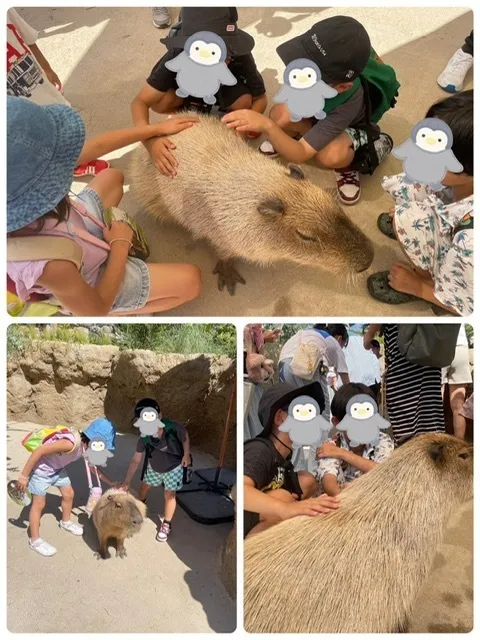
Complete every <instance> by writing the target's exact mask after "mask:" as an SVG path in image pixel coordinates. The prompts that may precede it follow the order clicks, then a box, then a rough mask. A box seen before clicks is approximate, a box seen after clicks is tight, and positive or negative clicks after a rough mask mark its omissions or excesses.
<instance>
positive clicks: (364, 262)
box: [354, 237, 374, 273]
mask: <svg viewBox="0 0 480 640" xmlns="http://www.w3.org/2000/svg"><path fill="white" fill-rule="evenodd" d="M373 256H374V249H373V244H372V243H371V242H370V240H369V239H368V238H367V237H365V244H364V246H363V248H362V251H361V253H360V255H359V256H358V259H357V261H356V263H355V265H354V268H355V271H356V272H357V273H362V271H366V270H367V269H368V268H369V266H370V265H371V264H372V262H373Z"/></svg>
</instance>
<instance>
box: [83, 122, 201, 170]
mask: <svg viewBox="0 0 480 640" xmlns="http://www.w3.org/2000/svg"><path fill="white" fill-rule="evenodd" d="M195 122H198V118H196V117H194V116H182V117H178V118H170V119H169V120H167V121H166V122H160V123H157V124H145V125H142V126H138V127H132V128H131V129H118V130H116V131H108V132H107V133H101V134H100V135H98V136H95V137H93V138H89V139H87V140H85V144H84V145H83V149H82V151H81V153H80V155H79V157H78V160H77V164H79V165H81V164H85V163H87V162H90V161H91V160H95V159H96V158H99V157H100V156H103V155H105V154H106V153H110V151H115V150H116V149H122V148H123V147H127V146H128V145H130V144H134V143H135V142H143V141H144V140H148V139H149V138H155V137H158V136H167V135H174V134H175V133H179V132H180V131H183V130H184V129H188V128H189V127H191V126H193V124H194V123H195Z"/></svg>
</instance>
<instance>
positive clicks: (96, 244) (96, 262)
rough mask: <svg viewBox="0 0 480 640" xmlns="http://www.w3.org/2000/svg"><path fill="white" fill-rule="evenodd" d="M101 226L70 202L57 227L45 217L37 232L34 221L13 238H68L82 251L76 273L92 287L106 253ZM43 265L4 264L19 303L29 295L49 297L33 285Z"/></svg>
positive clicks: (35, 262)
mask: <svg viewBox="0 0 480 640" xmlns="http://www.w3.org/2000/svg"><path fill="white" fill-rule="evenodd" d="M86 222H87V223H88V227H89V228H90V229H92V230H94V231H95V235H94V233H91V232H90V231H89V230H88V228H87V224H86ZM104 227H105V225H104V224H103V223H102V222H100V221H99V220H98V219H97V218H95V217H93V216H92V215H91V214H90V213H88V211H87V210H86V208H85V206H84V205H83V204H82V203H81V202H78V201H75V202H71V203H70V208H69V215H68V219H67V220H66V221H64V222H61V223H60V224H57V221H56V220H54V219H53V218H46V219H45V224H44V226H43V228H42V229H41V230H40V231H38V230H37V222H34V223H32V224H30V225H28V226H27V227H24V228H23V229H21V230H20V231H17V232H15V234H14V235H15V236H21V235H27V236H32V235H36V234H39V235H44V236H45V235H46V236H59V237H64V238H65V237H67V238H71V239H72V240H74V241H75V242H76V243H77V244H79V245H80V247H81V248H82V250H83V264H82V266H81V269H80V273H81V275H82V277H83V279H84V280H85V282H86V283H87V284H89V285H90V286H95V284H96V282H97V280H98V277H99V275H100V271H101V267H102V266H103V265H104V264H105V262H106V260H107V257H108V253H109V250H110V247H109V245H108V243H107V242H105V241H104V240H103V239H102V238H103V229H104ZM47 263H48V260H31V261H24V262H7V274H8V275H9V277H10V278H11V279H12V280H13V282H14V283H15V288H16V291H17V295H18V297H19V298H20V299H21V300H28V299H29V297H30V294H31V293H40V294H46V295H49V294H50V291H47V290H46V289H45V288H44V287H41V286H40V285H37V284H36V282H37V280H38V279H39V278H40V276H41V275H42V273H43V270H44V269H45V266H46V265H47Z"/></svg>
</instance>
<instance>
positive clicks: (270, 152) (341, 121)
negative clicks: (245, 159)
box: [223, 16, 399, 205]
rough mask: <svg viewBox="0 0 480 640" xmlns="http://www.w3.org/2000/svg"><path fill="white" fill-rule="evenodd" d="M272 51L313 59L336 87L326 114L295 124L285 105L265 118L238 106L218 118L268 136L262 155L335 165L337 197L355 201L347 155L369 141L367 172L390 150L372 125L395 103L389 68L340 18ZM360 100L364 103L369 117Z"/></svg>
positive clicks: (354, 176)
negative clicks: (312, 159)
mask: <svg viewBox="0 0 480 640" xmlns="http://www.w3.org/2000/svg"><path fill="white" fill-rule="evenodd" d="M277 53H278V55H279V56H280V58H281V59H282V61H283V62H284V64H285V65H288V64H289V63H290V62H293V61H294V60H296V59H298V58H308V59H309V60H312V61H313V62H315V63H316V64H317V66H318V67H319V69H320V71H321V74H322V80H323V81H324V82H326V83H327V84H329V85H330V86H331V87H334V88H335V89H336V90H337V92H338V95H337V96H335V97H334V98H330V99H327V100H326V101H325V106H324V108H323V110H324V111H325V113H326V114H327V115H326V117H325V119H323V120H316V119H315V118H313V117H312V118H306V119H303V120H300V121H299V122H295V123H294V122H291V120H290V112H289V110H288V107H287V106H286V105H285V104H276V105H275V106H274V107H273V108H272V109H271V111H270V118H266V117H264V116H261V115H259V114H257V113H253V112H248V111H238V112H235V113H232V114H227V115H226V116H224V118H223V121H224V122H225V123H226V124H227V126H228V127H232V128H235V129H236V130H237V131H239V132H242V131H247V130H253V131H257V132H260V133H263V134H265V136H266V137H267V140H266V141H265V142H264V143H263V144H262V145H261V147H260V150H261V151H262V153H264V154H265V155H267V156H269V157H276V156H277V155H281V156H282V157H283V158H285V159H286V160H288V161H290V162H296V163H303V162H307V161H308V160H310V159H311V158H314V159H315V161H316V162H317V163H318V164H319V165H320V166H321V167H324V168H329V169H334V170H335V174H336V179H337V189H338V195H339V198H340V200H341V202H342V203H343V204H346V205H353V204H355V203H357V202H358V200H359V199H360V193H361V191H360V176H359V172H358V171H357V170H356V169H357V168H359V164H358V162H357V164H355V163H354V162H353V161H354V159H355V160H356V161H358V160H359V154H360V153H361V154H363V155H365V153H366V149H369V148H370V147H371V146H372V145H374V150H369V151H368V153H369V157H370V160H369V162H373V165H371V166H370V165H369V166H370V170H368V171H367V172H368V173H371V171H373V169H374V168H375V166H376V165H377V164H379V163H380V162H381V161H382V160H383V159H384V158H385V157H386V156H387V155H388V154H389V153H390V151H391V149H392V145H393V143H392V140H391V138H390V136H388V135H386V134H381V133H379V129H378V127H377V126H376V123H377V122H378V121H379V120H380V118H381V116H382V115H383V114H384V113H385V111H387V110H388V109H390V108H391V107H392V106H393V105H394V103H395V96H396V94H397V89H398V87H399V84H398V82H397V80H396V78H395V72H394V70H393V69H392V68H391V67H389V66H388V65H386V64H383V63H382V61H381V60H380V59H379V58H378V56H377V55H376V54H375V52H374V51H373V49H372V47H371V44H370V38H369V36H368V33H367V32H366V30H365V28H364V27H363V26H362V25H361V24H360V23H359V22H357V20H354V19H353V18H349V17H346V16H335V17H333V18H327V19H326V20H321V21H320V22H317V23H316V24H314V25H313V27H312V28H311V29H310V30H309V31H307V32H306V33H304V34H302V35H300V36H297V37H296V38H293V39H292V40H289V41H288V42H285V43H283V44H282V45H280V46H279V47H278V48H277ZM365 89H367V91H368V95H367V93H366V91H365ZM367 103H368V104H370V103H371V118H368V115H367ZM367 131H369V132H370V133H367ZM369 140H370V141H371V145H369V144H368V142H369ZM359 149H360V150H361V151H358V150H359ZM357 151H358V153H356V152H357ZM375 155H376V158H375V157H374V156H375ZM352 163H353V164H352ZM350 165H351V166H350ZM362 171H363V172H365V170H364V169H362Z"/></svg>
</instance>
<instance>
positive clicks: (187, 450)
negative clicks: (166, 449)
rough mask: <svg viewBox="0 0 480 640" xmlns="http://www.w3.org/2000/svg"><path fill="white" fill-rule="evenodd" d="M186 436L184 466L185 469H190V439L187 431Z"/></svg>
mask: <svg viewBox="0 0 480 640" xmlns="http://www.w3.org/2000/svg"><path fill="white" fill-rule="evenodd" d="M185 434H186V437H185V440H184V441H183V458H182V465H183V466H184V467H188V465H189V464H190V437H189V435H188V433H187V432H186V431H185Z"/></svg>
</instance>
